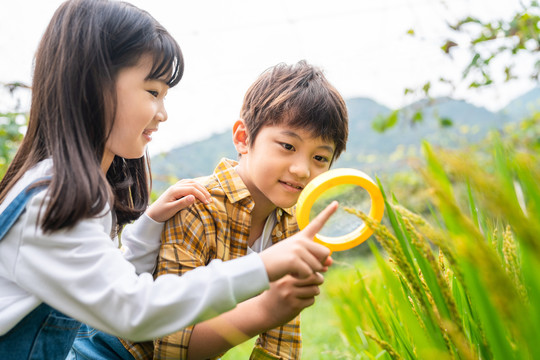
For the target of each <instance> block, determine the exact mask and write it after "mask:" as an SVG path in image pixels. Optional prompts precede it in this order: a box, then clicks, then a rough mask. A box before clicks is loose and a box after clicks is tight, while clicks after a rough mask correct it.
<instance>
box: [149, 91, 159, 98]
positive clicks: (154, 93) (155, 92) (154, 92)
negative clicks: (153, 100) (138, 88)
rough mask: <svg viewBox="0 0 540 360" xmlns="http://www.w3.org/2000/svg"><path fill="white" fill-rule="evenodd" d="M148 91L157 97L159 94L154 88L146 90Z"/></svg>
mask: <svg viewBox="0 0 540 360" xmlns="http://www.w3.org/2000/svg"><path fill="white" fill-rule="evenodd" d="M148 92H149V93H150V95H152V96H153V97H158V96H159V92H157V91H154V90H148Z"/></svg>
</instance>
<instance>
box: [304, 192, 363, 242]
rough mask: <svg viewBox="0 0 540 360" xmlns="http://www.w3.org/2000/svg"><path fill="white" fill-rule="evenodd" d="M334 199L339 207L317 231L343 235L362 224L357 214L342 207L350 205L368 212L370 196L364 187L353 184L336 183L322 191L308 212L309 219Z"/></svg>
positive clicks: (326, 234) (325, 234) (329, 234)
mask: <svg viewBox="0 0 540 360" xmlns="http://www.w3.org/2000/svg"><path fill="white" fill-rule="evenodd" d="M334 200H337V201H338V203H339V207H338V209H337V211H336V212H335V213H334V214H333V215H332V217H330V219H329V220H328V221H327V222H326V224H325V225H324V227H323V228H322V229H321V231H319V234H320V235H323V236H328V237H339V236H344V235H346V234H349V233H351V232H353V231H354V230H356V229H358V228H359V227H361V226H362V225H363V224H364V222H363V221H362V220H361V219H360V218H359V217H358V216H356V215H353V214H351V213H349V212H346V211H345V210H343V208H344V207H350V208H353V209H357V210H360V211H362V212H364V213H366V214H368V213H369V210H370V208H371V197H370V196H369V193H368V192H367V191H366V190H365V189H364V188H362V187H360V186H357V185H354V184H342V185H337V186H334V187H332V188H330V189H328V190H326V191H324V192H323V193H322V194H321V196H319V198H317V200H315V203H314V204H313V206H312V208H311V211H310V213H309V221H311V220H312V219H313V218H314V217H316V216H317V215H318V214H319V213H320V212H321V211H322V210H323V209H324V208H325V207H326V206H328V205H329V204H330V203H331V202H332V201H334Z"/></svg>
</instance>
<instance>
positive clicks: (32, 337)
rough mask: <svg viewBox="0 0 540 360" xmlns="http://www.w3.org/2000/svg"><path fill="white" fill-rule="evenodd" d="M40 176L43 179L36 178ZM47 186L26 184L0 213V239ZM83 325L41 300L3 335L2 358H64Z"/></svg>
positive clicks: (1, 339) (0, 239)
mask: <svg viewBox="0 0 540 360" xmlns="http://www.w3.org/2000/svg"><path fill="white" fill-rule="evenodd" d="M40 180H44V179H38V180H36V182H37V181H40ZM44 187H45V186H39V187H36V188H32V189H29V187H27V188H26V189H24V190H23V191H21V193H20V194H19V195H17V197H16V198H15V199H14V200H13V201H12V202H11V203H10V204H9V205H8V207H7V208H6V209H5V210H4V211H3V212H2V213H1V214H0V241H2V240H3V239H4V237H5V235H6V234H7V233H8V231H9V229H11V227H12V226H13V224H15V222H16V221H17V219H18V218H19V216H20V215H21V214H22V213H23V212H24V210H25V208H26V203H27V202H28V201H29V200H30V199H31V198H32V196H33V195H34V194H36V193H37V192H39V191H40V190H43V188H44ZM37 261H38V260H37ZM80 325H81V324H80V322H78V321H76V320H74V319H72V318H70V317H68V316H66V315H64V314H62V313H61V312H59V311H57V310H55V309H53V308H52V307H50V306H49V305H47V304H45V303H42V304H41V305H39V306H38V307H37V308H35V309H34V310H33V311H32V312H31V313H30V314H28V315H26V317H24V319H22V320H21V321H19V323H18V324H17V325H15V327H14V328H12V329H11V330H10V331H9V332H8V333H7V334H5V335H3V336H0V359H2V360H25V359H27V360H64V359H65V358H66V356H67V354H68V353H69V350H70V348H71V344H72V343H73V340H74V339H75V336H76V335H77V331H78V329H79V327H80Z"/></svg>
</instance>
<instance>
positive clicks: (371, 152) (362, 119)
mask: <svg viewBox="0 0 540 360" xmlns="http://www.w3.org/2000/svg"><path fill="white" fill-rule="evenodd" d="M417 105H419V104H411V105H410V106H408V107H406V108H404V109H402V110H403V113H407V111H409V110H410V109H412V108H414V107H415V106H417ZM347 108H348V110H349V122H350V123H349V132H350V135H349V142H348V144H347V151H346V152H345V153H344V154H342V156H341V157H340V159H339V160H338V161H337V162H336V164H335V165H334V167H354V168H357V169H362V170H363V171H365V172H367V173H368V174H372V175H375V174H381V173H384V172H392V171H396V170H400V169H404V168H406V167H407V166H408V165H407V159H408V158H409V157H411V156H418V155H419V149H420V144H421V142H422V140H428V141H429V142H431V143H433V144H438V145H443V146H447V147H455V146H459V145H461V144H464V143H467V142H474V141H477V140H479V139H481V138H482V137H483V136H484V135H485V134H486V132H487V131H489V130H490V129H498V128H502V126H503V125H504V124H505V123H508V122H515V121H519V120H521V119H522V118H524V117H526V116H527V115H528V114H530V113H532V112H533V111H540V88H535V89H533V90H531V91H530V92H528V93H526V94H524V95H522V96H520V97H519V98H517V99H515V100H514V101H512V102H511V103H510V104H508V106H506V107H505V108H504V109H502V110H500V111H498V112H496V113H494V112H491V111H488V110H487V109H485V108H481V107H476V106H474V105H471V104H469V103H467V102H465V101H462V100H453V99H449V98H441V99H436V101H435V102H434V105H431V106H427V107H426V108H425V110H424V118H423V121H422V122H421V123H417V124H414V125H412V124H411V123H408V122H407V121H400V122H399V123H398V125H396V126H395V127H394V128H392V129H390V130H387V131H386V132H384V133H378V132H376V131H375V130H373V128H372V122H373V119H375V118H376V117H377V116H379V115H383V116H384V115H388V114H390V113H391V111H392V110H391V109H389V108H387V107H385V106H383V105H381V104H378V103H377V102H375V101H373V100H371V99H367V98H353V99H349V100H347ZM437 118H450V119H452V122H453V126H450V127H441V126H440V125H439V121H438V120H437ZM231 137H232V134H231V130H228V131H225V132H222V133H219V134H215V135H212V136H211V137H209V138H208V139H205V140H201V141H197V142H194V143H192V144H188V145H185V146H181V147H178V148H175V149H172V150H171V151H169V152H168V153H165V154H160V155H157V156H155V157H153V158H152V173H153V174H154V189H155V190H157V191H160V190H162V189H163V188H164V187H165V186H166V181H167V180H168V179H174V178H176V179H181V178H193V177H197V176H202V175H207V174H210V173H211V172H212V171H213V169H214V167H215V165H216V164H217V162H218V161H219V159H221V158H222V157H229V158H233V159H235V158H236V152H235V149H234V146H233V145H232V139H231Z"/></svg>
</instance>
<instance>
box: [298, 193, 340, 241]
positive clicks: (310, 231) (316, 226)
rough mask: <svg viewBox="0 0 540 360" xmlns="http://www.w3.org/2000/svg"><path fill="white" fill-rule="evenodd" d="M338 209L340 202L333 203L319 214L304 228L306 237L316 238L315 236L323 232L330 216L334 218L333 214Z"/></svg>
mask: <svg viewBox="0 0 540 360" xmlns="http://www.w3.org/2000/svg"><path fill="white" fill-rule="evenodd" d="M337 208H338V202H337V201H332V202H331V203H330V205H328V206H327V207H326V208H325V209H324V210H323V211H321V212H320V213H319V215H317V216H316V217H315V218H314V219H313V220H311V221H310V223H309V224H308V225H307V226H306V227H305V228H304V230H303V232H304V234H305V235H306V236H309V237H310V238H313V237H315V235H316V234H317V233H318V232H319V231H321V229H322V227H323V226H324V224H326V222H327V221H328V219H329V218H330V216H332V214H333V213H335V212H336V210H337Z"/></svg>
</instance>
